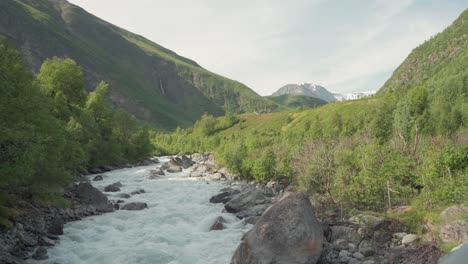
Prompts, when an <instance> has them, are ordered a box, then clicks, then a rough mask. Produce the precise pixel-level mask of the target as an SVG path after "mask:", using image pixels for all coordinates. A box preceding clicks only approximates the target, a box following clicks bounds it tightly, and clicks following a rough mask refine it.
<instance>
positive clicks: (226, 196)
mask: <svg viewBox="0 0 468 264" xmlns="http://www.w3.org/2000/svg"><path fill="white" fill-rule="evenodd" d="M238 193H240V191H239V190H234V189H232V190H228V191H224V192H222V193H219V194H217V195H214V196H212V197H211V198H210V203H224V204H225V203H227V202H228V201H229V200H230V199H231V196H233V195H235V194H238Z"/></svg>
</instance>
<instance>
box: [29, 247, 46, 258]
mask: <svg viewBox="0 0 468 264" xmlns="http://www.w3.org/2000/svg"><path fill="white" fill-rule="evenodd" d="M32 258H33V259H35V260H45V259H48V258H49V256H48V255H47V249H46V248H45V247H39V248H38V249H37V250H36V252H34V254H33V255H32Z"/></svg>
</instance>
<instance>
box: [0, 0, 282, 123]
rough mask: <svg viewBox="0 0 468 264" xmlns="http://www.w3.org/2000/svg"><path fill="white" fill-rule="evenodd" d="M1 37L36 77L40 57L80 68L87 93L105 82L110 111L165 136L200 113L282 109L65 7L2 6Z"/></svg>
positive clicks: (30, 2) (40, 3)
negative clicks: (121, 111)
mask: <svg viewBox="0 0 468 264" xmlns="http://www.w3.org/2000/svg"><path fill="white" fill-rule="evenodd" d="M1 35H3V36H4V37H6V38H11V40H13V41H15V42H16V45H17V47H18V48H19V49H20V50H21V52H22V53H23V55H24V56H25V59H26V61H27V62H28V63H29V64H30V65H31V66H32V68H33V70H34V71H35V72H38V71H39V68H40V66H41V64H42V62H43V61H44V60H45V59H46V58H50V57H52V56H59V57H69V58H72V59H73V60H75V61H76V62H77V63H78V64H79V65H80V66H81V67H82V69H83V76H84V80H85V87H86V88H87V89H88V91H90V90H92V89H93V88H94V87H95V86H97V85H98V84H99V82H100V81H101V80H104V81H106V82H107V83H108V84H109V88H108V91H107V93H108V98H110V99H111V100H110V101H111V103H112V104H113V105H114V106H117V107H119V108H123V109H125V110H126V111H127V112H129V113H131V114H133V115H135V116H136V117H137V118H139V119H140V120H144V121H149V122H151V123H152V125H153V126H156V127H159V128H163V129H166V130H171V129H172V130H173V129H175V128H176V127H177V126H182V127H188V126H191V125H193V124H194V123H195V121H196V120H198V119H199V118H200V116H202V115H203V113H205V112H207V113H208V114H211V115H214V116H222V115H224V114H225V113H227V112H232V113H244V112H254V111H255V112H270V111H275V110H278V109H280V108H281V107H279V106H278V105H276V104H275V103H273V102H271V101H270V100H267V99H265V98H263V97H261V96H259V95H258V94H256V93H255V92H253V91H252V90H251V89H249V88H248V87H246V86H245V85H243V84H241V83H239V82H236V81H233V80H230V79H227V78H224V77H222V76H219V75H217V74H214V73H212V72H209V71H208V70H206V69H204V68H202V67H200V66H199V65H198V64H196V63H195V62H193V61H191V60H189V59H187V58H184V57H182V56H179V55H177V54H175V53H174V52H172V51H170V50H168V49H166V48H164V47H161V46H159V45H158V44H156V43H153V42H151V41H150V40H148V39H145V38H143V37H141V36H138V35H136V34H133V33H131V32H129V31H126V30H124V29H121V28H119V27H116V26H114V25H112V24H109V23H107V22H105V21H103V20H101V19H99V18H97V17H94V16H93V15H91V14H89V13H87V12H85V11H84V10H82V9H81V8H78V7H76V6H74V5H72V4H70V3H68V2H66V1H51V0H15V1H1V2H0V36H1Z"/></svg>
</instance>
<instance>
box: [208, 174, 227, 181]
mask: <svg viewBox="0 0 468 264" xmlns="http://www.w3.org/2000/svg"><path fill="white" fill-rule="evenodd" d="M207 179H208V180H210V181H220V180H224V179H226V175H224V174H223V173H221V172H216V173H213V174H209V175H208V177H207Z"/></svg>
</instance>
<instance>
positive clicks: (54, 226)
mask: <svg viewBox="0 0 468 264" xmlns="http://www.w3.org/2000/svg"><path fill="white" fill-rule="evenodd" d="M63 224H64V223H63V219H62V218H59V217H56V218H55V219H54V220H52V221H51V222H50V224H49V227H48V228H47V233H49V234H52V235H57V236H59V235H63Z"/></svg>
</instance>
